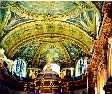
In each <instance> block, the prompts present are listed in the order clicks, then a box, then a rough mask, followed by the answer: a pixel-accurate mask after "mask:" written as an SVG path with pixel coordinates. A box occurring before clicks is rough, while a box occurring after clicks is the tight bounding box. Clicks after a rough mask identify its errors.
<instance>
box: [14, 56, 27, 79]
mask: <svg viewBox="0 0 112 94" xmlns="http://www.w3.org/2000/svg"><path fill="white" fill-rule="evenodd" d="M12 73H13V74H14V73H15V74H16V75H17V76H19V77H20V78H22V77H24V78H25V77H26V62H25V61H24V60H23V59H21V58H17V59H15V61H14V65H13V68H12Z"/></svg>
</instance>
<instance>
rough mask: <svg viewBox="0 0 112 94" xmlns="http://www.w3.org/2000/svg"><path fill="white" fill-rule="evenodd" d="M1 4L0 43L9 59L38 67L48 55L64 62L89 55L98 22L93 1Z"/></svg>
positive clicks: (97, 14)
mask: <svg viewBox="0 0 112 94" xmlns="http://www.w3.org/2000/svg"><path fill="white" fill-rule="evenodd" d="M1 5H2V6H1V14H0V16H1V17H0V21H1V23H0V27H1V28H0V39H1V40H0V41H1V42H0V45H1V47H2V48H4V49H5V51H6V54H7V56H8V57H9V58H11V59H15V58H17V57H22V58H24V59H25V60H26V61H27V62H28V64H29V65H32V66H33V65H34V66H35V65H37V66H39V67H41V66H43V65H45V64H46V62H48V59H49V57H50V58H51V59H52V60H53V62H57V63H61V64H65V65H66V64H68V63H71V62H72V61H73V60H74V61H75V60H77V59H79V57H80V55H81V54H82V53H85V54H89V55H90V54H91V48H92V40H93V38H94V37H96V35H97V32H98V26H99V25H100V21H101V17H100V11H99V10H98V9H97V7H96V6H95V4H94V3H93V2H89V1H88V2H84V1H51V2H45V1H17V2H14V1H2V2H1ZM97 22H98V24H96V23H97ZM93 36H94V37H93Z"/></svg>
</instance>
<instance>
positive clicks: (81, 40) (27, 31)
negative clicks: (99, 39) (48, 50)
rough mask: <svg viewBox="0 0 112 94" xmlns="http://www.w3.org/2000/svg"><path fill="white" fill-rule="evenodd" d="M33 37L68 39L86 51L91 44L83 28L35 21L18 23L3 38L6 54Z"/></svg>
mask: <svg viewBox="0 0 112 94" xmlns="http://www.w3.org/2000/svg"><path fill="white" fill-rule="evenodd" d="M33 39H34V40H37V41H46V42H60V41H63V40H70V41H73V42H74V43H75V44H76V43H77V44H78V45H79V46H80V47H81V48H83V49H84V51H85V52H86V53H89V51H90V48H91V46H92V45H91V44H92V38H91V37H90V36H89V35H87V34H86V33H85V32H84V31H83V30H81V29H80V28H78V27H76V26H74V25H70V24H67V23H64V22H59V21H56V22H52V21H51V22H48V21H47V22H45V21H36V22H30V23H24V24H21V25H18V26H16V28H14V29H13V30H12V31H10V32H9V33H8V34H7V35H6V36H5V37H4V38H3V40H2V44H3V45H4V48H5V49H6V50H7V52H8V53H9V54H8V56H11V55H12V54H13V53H14V50H15V49H17V48H18V47H20V46H22V44H23V43H25V42H28V41H29V40H33ZM11 53H12V54H11Z"/></svg>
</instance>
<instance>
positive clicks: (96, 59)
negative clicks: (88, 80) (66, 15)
mask: <svg viewBox="0 0 112 94" xmlns="http://www.w3.org/2000/svg"><path fill="white" fill-rule="evenodd" d="M111 4H112V3H110V2H108V3H107V2H106V3H105V4H104V6H103V13H104V19H103V22H102V26H101V29H100V30H101V34H100V36H99V37H98V39H97V40H96V41H95V44H94V47H93V49H94V52H93V56H92V64H91V65H90V66H89V69H90V70H91V71H90V72H92V73H93V82H94V83H96V82H97V79H96V78H97V73H98V72H100V71H101V70H102V69H103V68H105V67H106V65H104V64H105V56H104V51H105V49H104V48H105V46H108V45H107V42H108V37H109V34H110V30H111V28H112V19H111V18H110V16H109V15H110V14H109V13H110V8H111V7H110V6H111Z"/></svg>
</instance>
